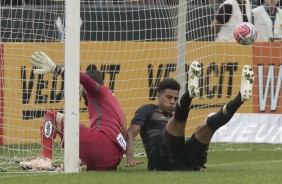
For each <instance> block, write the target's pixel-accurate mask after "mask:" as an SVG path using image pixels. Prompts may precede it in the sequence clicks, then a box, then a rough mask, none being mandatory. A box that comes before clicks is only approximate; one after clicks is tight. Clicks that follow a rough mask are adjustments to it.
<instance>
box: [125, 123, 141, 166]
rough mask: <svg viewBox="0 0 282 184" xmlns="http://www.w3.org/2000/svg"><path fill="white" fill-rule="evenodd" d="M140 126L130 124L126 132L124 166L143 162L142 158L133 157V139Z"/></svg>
mask: <svg viewBox="0 0 282 184" xmlns="http://www.w3.org/2000/svg"><path fill="white" fill-rule="evenodd" d="M140 130H141V126H140V125H135V124H131V125H130V126H129V128H128V130H127V132H126V167H131V166H135V165H138V164H141V163H144V162H145V161H144V160H136V159H135V158H134V139H135V137H136V136H137V134H138V133H139V132H140Z"/></svg>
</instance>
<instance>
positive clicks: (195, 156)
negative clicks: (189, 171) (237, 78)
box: [185, 65, 254, 169]
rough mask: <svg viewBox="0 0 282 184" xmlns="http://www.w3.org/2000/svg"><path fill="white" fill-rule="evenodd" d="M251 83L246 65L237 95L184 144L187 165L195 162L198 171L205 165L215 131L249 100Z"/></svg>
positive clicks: (250, 70) (250, 72)
mask: <svg viewBox="0 0 282 184" xmlns="http://www.w3.org/2000/svg"><path fill="white" fill-rule="evenodd" d="M253 82H254V72H253V70H252V68H251V67H250V66H248V65H246V66H244V68H243V71H242V78H241V87H240V92H239V93H238V95H237V96H236V97H235V98H234V99H233V100H231V101H230V102H229V103H227V104H226V105H224V106H223V108H221V109H220V111H218V112H217V113H216V114H214V115H212V116H210V117H209V118H208V119H207V120H206V121H205V122H204V123H203V124H202V125H200V126H199V127H197V129H196V130H195V132H194V134H193V135H192V137H191V138H190V139H189V140H188V141H186V142H185V145H186V146H185V149H186V156H187V161H188V164H189V162H190V163H191V162H195V164H196V166H197V167H198V169H201V167H202V166H203V164H205V162H206V161H207V150H208V146H209V143H210V141H211V138H212V136H213V134H214V133H215V131H216V130H217V129H219V128H220V127H222V126H223V125H225V124H226V123H228V122H229V120H230V119H231V118H232V117H233V115H234V114H235V112H236V111H237V110H238V109H239V107H240V106H241V105H242V104H243V103H244V102H245V101H247V100H249V99H250V98H251V96H252V87H253ZM191 157H192V160H191ZM186 163H187V162H186Z"/></svg>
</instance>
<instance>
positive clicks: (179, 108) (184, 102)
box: [174, 91, 192, 121]
mask: <svg viewBox="0 0 282 184" xmlns="http://www.w3.org/2000/svg"><path fill="white" fill-rule="evenodd" d="M179 102H180V103H179ZM179 102H178V103H177V104H176V107H175V113H174V118H175V119H176V120H177V121H186V120H187V118H188V114H189V111H190V105H191V102H192V98H190V96H189V92H188V91H186V92H185V93H184V94H183V95H182V97H181V98H180V100H179Z"/></svg>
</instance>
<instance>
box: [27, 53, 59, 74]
mask: <svg viewBox="0 0 282 184" xmlns="http://www.w3.org/2000/svg"><path fill="white" fill-rule="evenodd" d="M30 63H31V64H32V65H33V66H36V67H38V68H37V69H35V70H33V73H34V74H53V73H54V71H55V69H56V64H55V63H54V62H53V61H52V59H50V58H49V56H48V55H47V54H45V53H44V52H43V51H40V52H35V53H34V54H33V55H32V56H31V57H30Z"/></svg>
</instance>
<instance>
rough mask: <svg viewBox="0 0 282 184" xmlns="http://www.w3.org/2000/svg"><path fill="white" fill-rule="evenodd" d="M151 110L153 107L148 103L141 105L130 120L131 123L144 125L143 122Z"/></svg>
mask: <svg viewBox="0 0 282 184" xmlns="http://www.w3.org/2000/svg"><path fill="white" fill-rule="evenodd" d="M153 112H154V109H153V108H152V107H151V106H150V105H143V106H141V107H140V108H138V109H137V111H136V112H135V115H134V117H133V118H132V120H131V124H134V125H140V126H141V127H142V126H144V124H145V123H146V121H147V120H148V119H149V118H150V117H151V115H152V114H153Z"/></svg>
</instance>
